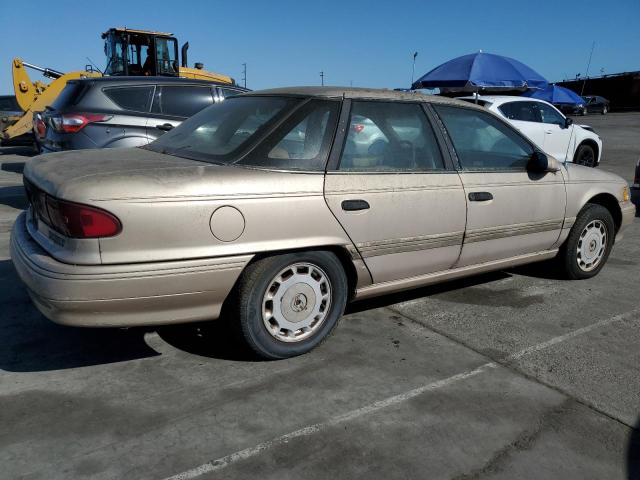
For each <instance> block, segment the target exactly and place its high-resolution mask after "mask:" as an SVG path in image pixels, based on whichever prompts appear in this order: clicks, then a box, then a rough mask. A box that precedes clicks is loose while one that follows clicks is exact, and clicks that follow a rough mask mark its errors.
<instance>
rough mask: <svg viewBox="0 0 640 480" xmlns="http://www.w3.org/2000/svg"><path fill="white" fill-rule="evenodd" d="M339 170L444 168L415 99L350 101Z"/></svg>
mask: <svg viewBox="0 0 640 480" xmlns="http://www.w3.org/2000/svg"><path fill="white" fill-rule="evenodd" d="M339 169H340V170H344V171H356V172H360V171H362V172H367V171H368V172H375V171H379V172H387V171H390V172H393V171H408V172H411V171H433V170H444V162H443V160H442V155H441V153H440V149H439V147H438V143H437V141H436V137H435V134H434V133H433V129H432V128H431V125H430V123H429V121H428V120H427V117H426V115H425V113H424V111H423V110H422V107H421V106H420V105H419V104H417V103H400V102H371V101H354V102H353V105H352V107H351V116H350V120H349V131H348V133H347V139H346V141H345V145H344V149H343V151H342V156H341V159H340V166H339Z"/></svg>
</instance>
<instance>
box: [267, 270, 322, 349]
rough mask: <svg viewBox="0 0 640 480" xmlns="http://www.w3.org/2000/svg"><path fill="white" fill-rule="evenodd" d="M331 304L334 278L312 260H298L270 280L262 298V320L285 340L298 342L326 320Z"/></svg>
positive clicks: (269, 328)
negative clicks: (309, 261)
mask: <svg viewBox="0 0 640 480" xmlns="http://www.w3.org/2000/svg"><path fill="white" fill-rule="evenodd" d="M330 306H331V282H330V281H329V277H328V276H327V274H326V273H324V271H323V270H322V269H321V268H320V267H318V266H317V265H314V264H312V263H295V264H293V265H290V266H288V267H286V268H284V269H282V270H281V271H280V272H279V273H278V274H277V275H276V276H275V277H273V279H272V280H271V282H269V286H268V287H267V291H266V292H265V294H264V297H263V300H262V321H263V323H264V326H265V327H266V328H267V331H268V332H269V333H270V334H271V335H272V336H273V337H274V338H276V339H277V340H280V341H282V342H299V341H301V340H304V339H305V338H308V337H309V336H311V335H312V334H313V333H314V332H316V331H317V330H318V329H319V328H320V326H321V325H322V324H323V323H324V321H325V320H326V318H327V315H328V313H329V307H330Z"/></svg>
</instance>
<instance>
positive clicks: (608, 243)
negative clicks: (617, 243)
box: [559, 203, 615, 280]
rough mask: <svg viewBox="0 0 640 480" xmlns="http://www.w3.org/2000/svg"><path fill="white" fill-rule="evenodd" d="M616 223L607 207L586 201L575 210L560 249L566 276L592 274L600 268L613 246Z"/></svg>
mask: <svg viewBox="0 0 640 480" xmlns="http://www.w3.org/2000/svg"><path fill="white" fill-rule="evenodd" d="M614 238H615V224H614V222H613V217H612V216H611V213H609V210H607V209H606V208H605V207H603V206H602V205H596V204H593V203H588V204H587V205H586V206H585V207H584V208H583V209H582V210H581V211H580V213H579V214H578V218H577V219H576V223H575V224H574V225H573V227H572V228H571V232H570V233H569V237H568V238H567V241H566V242H565V244H564V245H563V247H562V249H561V252H560V257H559V258H560V260H561V264H562V266H563V270H564V272H565V273H566V275H567V277H569V278H571V279H573V280H580V279H585V278H591V277H593V276H595V275H597V274H598V272H600V270H601V269H602V267H603V266H604V264H605V263H606V261H607V259H608V258H609V253H610V252H611V248H612V247H613V241H614Z"/></svg>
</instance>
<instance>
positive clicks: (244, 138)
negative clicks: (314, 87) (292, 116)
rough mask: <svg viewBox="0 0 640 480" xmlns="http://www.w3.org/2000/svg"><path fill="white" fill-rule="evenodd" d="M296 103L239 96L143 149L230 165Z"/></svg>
mask: <svg viewBox="0 0 640 480" xmlns="http://www.w3.org/2000/svg"><path fill="white" fill-rule="evenodd" d="M299 101H300V99H297V98H288V97H276V96H274V97H267V96H265V97H259V96H252V97H250V96H247V97H245V96H241V97H235V98H229V99H228V100H225V101H224V102H219V103H216V104H214V105H212V106H211V107H209V108H205V109H204V110H202V111H200V112H198V113H197V114H195V115H194V116H193V117H191V118H189V119H187V120H185V121H184V122H182V124H180V125H179V126H178V127H176V128H174V129H173V130H171V131H170V132H168V133H166V134H164V135H162V136H161V137H160V138H158V139H157V140H155V141H154V142H152V143H150V144H149V145H148V146H147V147H146V148H149V149H150V150H154V151H159V152H162V153H167V154H170V155H178V156H181V157H185V158H193V159H195V160H201V161H204V162H211V163H230V162H233V161H235V160H237V159H238V158H239V157H238V155H239V152H241V151H243V150H244V149H245V148H247V147H249V146H251V145H252V144H254V142H255V141H256V140H258V139H259V138H260V137H261V135H262V134H263V133H264V132H265V131H268V129H269V128H271V126H272V125H273V123H274V122H275V121H276V120H277V119H279V118H280V117H281V116H282V115H286V112H287V111H289V110H290V109H291V108H292V107H293V106H294V105H295V104H296V103H298V102H299Z"/></svg>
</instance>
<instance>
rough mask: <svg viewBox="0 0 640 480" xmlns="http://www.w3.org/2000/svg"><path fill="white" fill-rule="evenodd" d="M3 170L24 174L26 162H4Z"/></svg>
mask: <svg viewBox="0 0 640 480" xmlns="http://www.w3.org/2000/svg"><path fill="white" fill-rule="evenodd" d="M2 170H3V171H5V172H11V173H19V174H22V172H23V171H24V162H6V163H5V162H2Z"/></svg>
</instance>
